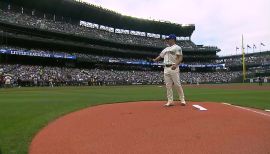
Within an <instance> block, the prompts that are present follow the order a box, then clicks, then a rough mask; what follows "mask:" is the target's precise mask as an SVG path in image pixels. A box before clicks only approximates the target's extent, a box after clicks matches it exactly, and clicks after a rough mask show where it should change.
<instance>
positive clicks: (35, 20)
mask: <svg viewBox="0 0 270 154" xmlns="http://www.w3.org/2000/svg"><path fill="white" fill-rule="evenodd" d="M0 21H4V22H8V23H13V24H18V25H24V26H29V27H34V28H41V29H44V30H49V31H55V32H62V33H72V34H74V35H81V36H85V37H90V38H96V39H102V40H108V41H114V42H118V43H125V44H132V45H140V46H151V47H162V48H163V47H165V43H164V41H163V40H162V39H159V38H150V37H145V36H136V35H131V34H119V33H114V32H109V31H105V30H100V29H97V28H89V27H85V26H80V25H79V23H77V24H72V23H68V22H65V21H57V20H55V19H49V18H46V17H45V15H44V17H43V18H40V17H37V16H35V15H28V14H26V13H21V12H20V13H18V12H14V11H12V10H1V9H0ZM177 44H178V45H180V46H181V47H183V48H188V49H192V48H196V45H195V44H194V43H193V42H192V41H190V40H179V41H177Z"/></svg>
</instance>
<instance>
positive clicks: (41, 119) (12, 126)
mask: <svg viewBox="0 0 270 154" xmlns="http://www.w3.org/2000/svg"><path fill="white" fill-rule="evenodd" d="M184 90H185V94H186V98H187V99H188V100H190V101H212V102H228V103H232V104H236V105H240V106H248V107H254V108H260V109H270V104H269V103H270V97H268V96H269V95H270V92H269V91H253V90H244V91H241V90H228V89H227V90H222V89H203V88H191V87H186V88H185V89H184ZM0 98H1V100H0V149H1V150H2V153H3V154H26V153H27V152H28V146H29V144H30V143H31V140H32V138H33V137H34V135H35V134H36V133H37V132H38V131H39V130H40V129H41V128H42V127H44V126H46V125H47V124H48V123H49V122H51V121H52V120H54V119H56V118H57V117H60V116H62V115H65V114H67V113H70V112H73V111H76V110H79V109H82V108H86V107H89V106H94V105H98V104H106V103H115V102H128V101H142V100H164V101H165V100H166V91H165V89H164V88H160V87H158V86H116V87H61V88H20V89H19V88H15V89H0ZM176 98H177V96H176V95H175V99H176Z"/></svg>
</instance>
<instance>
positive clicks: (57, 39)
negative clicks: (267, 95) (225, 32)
mask: <svg viewBox="0 0 270 154" xmlns="http://www.w3.org/2000/svg"><path fill="white" fill-rule="evenodd" d="M0 9H1V10H0V35H1V40H0V43H1V49H0V56H1V57H0V60H1V63H2V64H3V67H8V69H2V70H3V71H2V74H3V73H6V74H10V73H12V72H14V71H16V70H18V69H20V68H22V67H23V68H24V69H27V68H25V67H24V66H33V67H34V66H35V69H38V70H39V72H40V73H39V75H35V73H32V76H33V77H27V79H28V80H34V78H38V79H35V80H42V79H40V78H42V76H41V75H40V74H44V73H42V72H44V71H45V70H44V68H46V67H49V68H48V69H52V68H53V69H56V70H57V69H58V68H68V69H73V68H74V69H79V72H80V73H78V72H77V74H81V76H84V77H81V79H76V80H80V81H88V82H89V81H92V80H95V81H96V80H99V79H97V78H98V77H94V76H93V74H91V71H89V70H93V69H98V70H119V71H122V70H127V71H160V70H161V64H155V63H151V62H149V61H148V58H152V57H155V56H156V55H157V54H159V53H160V51H161V50H162V49H163V48H164V47H165V46H166V45H165V43H164V41H163V40H164V38H165V37H166V36H167V35H169V34H176V35H177V36H178V37H177V44H178V45H180V46H181V47H182V49H183V54H184V64H182V65H181V68H182V70H183V71H184V72H189V71H204V72H205V71H215V70H217V69H224V68H225V65H224V62H223V63H216V60H217V59H218V57H217V52H219V51H220V49H218V48H217V47H211V46H203V45H196V44H195V43H193V42H192V41H191V36H192V34H193V32H194V30H195V25H193V24H190V25H181V24H177V23H170V22H166V21H154V20H146V19H139V18H134V17H130V16H124V15H121V14H119V13H117V12H114V11H111V10H108V9H104V8H101V7H98V6H95V5H91V4H87V3H81V2H79V1H73V0H46V1H45V0H42V1H34V0H4V1H1V2H0ZM87 69H88V71H85V70H87ZM61 71H63V70H61ZM68 71H71V70H68ZM236 71H238V70H236ZM62 73H63V72H62ZM95 73H97V72H95ZM140 73H141V72H140ZM140 73H139V74H140ZM13 74H14V73H13ZM36 74H37V73H36ZM56 74H57V73H52V74H51V75H49V76H47V77H46V82H49V80H50V79H51V80H54V81H58V80H60V79H58V78H60V77H57V75H56ZM60 74H61V73H60ZM87 74H88V77H87ZM142 74H145V73H142ZM237 74H238V73H237ZM38 76H39V77H38ZM58 76H61V75H59V73H58ZM67 76H69V75H67ZM75 76H76V75H75ZM14 78H15V79H16V80H18V78H19V77H18V76H16V77H14ZM22 78H24V77H22ZM69 78H70V80H73V79H72V78H73V77H72V76H70V77H69ZM74 78H76V77H74ZM79 78H80V77H79ZM115 78H117V77H115ZM115 78H113V79H107V80H111V81H110V82H116V81H114V80H115ZM187 78H190V77H187ZM195 78H196V80H197V78H198V77H195ZM20 80H21V79H20ZM44 80H45V79H44ZM62 80H63V82H65V81H64V80H65V79H61V82H62ZM100 80H101V79H100ZM104 80H106V79H104V78H103V79H102V81H103V82H104ZM121 80H125V81H122V82H126V80H129V79H121ZM153 80H154V79H153ZM186 80H189V79H186ZM192 80H193V79H191V80H190V81H191V82H192ZM228 81H229V80H227V82H228ZM29 82H30V81H29ZM132 82H136V81H132ZM138 82H139V81H138ZM138 82H137V83H138ZM140 82H142V81H140ZM153 82H154V81H153ZM157 82H158V83H162V81H161V79H158V81H156V82H154V83H157ZM186 82H188V81H186ZM210 82H211V81H210Z"/></svg>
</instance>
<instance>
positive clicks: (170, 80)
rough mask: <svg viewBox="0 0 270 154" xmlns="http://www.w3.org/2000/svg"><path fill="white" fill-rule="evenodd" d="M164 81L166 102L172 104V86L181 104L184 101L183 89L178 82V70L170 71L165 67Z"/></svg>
mask: <svg viewBox="0 0 270 154" xmlns="http://www.w3.org/2000/svg"><path fill="white" fill-rule="evenodd" d="M164 81H165V84H166V89H167V98H168V102H173V89H172V88H173V86H174V87H175V89H176V90H177V93H178V96H179V100H180V101H181V102H182V101H185V96H184V92H183V88H182V86H181V82H180V76H179V68H176V69H175V70H172V69H171V67H165V68H164Z"/></svg>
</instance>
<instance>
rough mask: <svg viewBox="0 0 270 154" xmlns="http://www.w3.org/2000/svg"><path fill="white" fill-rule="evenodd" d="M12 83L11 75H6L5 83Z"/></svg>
mask: <svg viewBox="0 0 270 154" xmlns="http://www.w3.org/2000/svg"><path fill="white" fill-rule="evenodd" d="M10 83H11V77H10V76H6V77H5V84H10Z"/></svg>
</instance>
